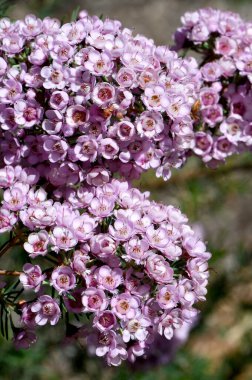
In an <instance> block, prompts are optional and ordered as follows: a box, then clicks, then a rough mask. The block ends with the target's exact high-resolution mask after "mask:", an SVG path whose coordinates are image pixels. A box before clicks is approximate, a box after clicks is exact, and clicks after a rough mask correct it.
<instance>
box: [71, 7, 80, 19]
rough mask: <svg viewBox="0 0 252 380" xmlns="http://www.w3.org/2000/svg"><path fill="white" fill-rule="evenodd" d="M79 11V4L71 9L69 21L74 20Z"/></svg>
mask: <svg viewBox="0 0 252 380" xmlns="http://www.w3.org/2000/svg"><path fill="white" fill-rule="evenodd" d="M79 11H80V7H79V6H78V7H77V8H75V9H74V10H73V12H72V15H71V21H76V20H77V17H78V14H79Z"/></svg>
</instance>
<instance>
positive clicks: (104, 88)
mask: <svg viewBox="0 0 252 380" xmlns="http://www.w3.org/2000/svg"><path fill="white" fill-rule="evenodd" d="M114 97H115V88H114V87H113V86H112V85H111V84H109V83H103V82H102V83H98V84H97V85H96V86H95V87H94V90H93V93H92V99H93V102H94V103H96V104H98V105H100V106H108V105H109V104H111V103H112V102H113V100H114Z"/></svg>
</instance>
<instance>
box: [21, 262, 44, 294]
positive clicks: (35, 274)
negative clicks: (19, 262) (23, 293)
mask: <svg viewBox="0 0 252 380" xmlns="http://www.w3.org/2000/svg"><path fill="white" fill-rule="evenodd" d="M23 271H24V272H23V273H22V274H21V275H20V276H19V279H20V281H21V283H22V285H23V287H24V288H25V289H33V290H34V291H35V292H38V291H39V290H40V287H41V285H42V282H43V281H44V279H45V278H46V275H43V274H42V270H41V268H40V267H39V266H38V265H32V264H28V263H27V264H25V265H24V267H23Z"/></svg>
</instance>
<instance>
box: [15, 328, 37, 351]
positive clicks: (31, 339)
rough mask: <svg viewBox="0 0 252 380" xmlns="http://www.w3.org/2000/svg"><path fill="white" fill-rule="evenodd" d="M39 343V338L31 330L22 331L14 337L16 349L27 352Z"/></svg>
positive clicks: (19, 330)
mask: <svg viewBox="0 0 252 380" xmlns="http://www.w3.org/2000/svg"><path fill="white" fill-rule="evenodd" d="M36 341H37V336H36V334H35V333H34V331H30V330H21V329H18V331H17V332H16V333H15V335H14V337H13V343H14V346H15V348H16V349H18V350H19V349H20V348H21V349H24V350H27V349H28V348H30V347H31V346H32V345H33V344H34V343H36Z"/></svg>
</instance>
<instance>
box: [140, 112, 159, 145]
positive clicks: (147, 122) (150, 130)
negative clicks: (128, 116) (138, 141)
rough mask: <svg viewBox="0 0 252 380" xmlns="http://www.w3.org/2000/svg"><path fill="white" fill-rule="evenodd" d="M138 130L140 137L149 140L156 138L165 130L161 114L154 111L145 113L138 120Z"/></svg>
mask: <svg viewBox="0 0 252 380" xmlns="http://www.w3.org/2000/svg"><path fill="white" fill-rule="evenodd" d="M136 128H137V131H138V133H139V135H140V136H146V137H148V138H152V137H154V136H155V137H156V135H158V134H159V133H161V132H162V131H163V129H164V122H163V118H162V116H161V115H160V114H159V113H157V112H154V111H152V112H149V111H146V112H143V113H142V115H141V116H140V117H139V119H138V122H137V125H136Z"/></svg>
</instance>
